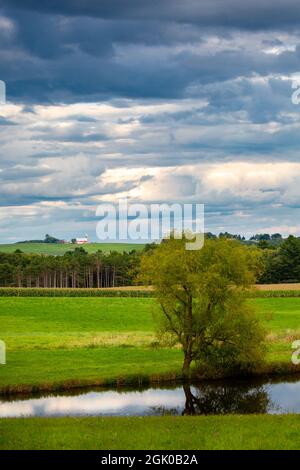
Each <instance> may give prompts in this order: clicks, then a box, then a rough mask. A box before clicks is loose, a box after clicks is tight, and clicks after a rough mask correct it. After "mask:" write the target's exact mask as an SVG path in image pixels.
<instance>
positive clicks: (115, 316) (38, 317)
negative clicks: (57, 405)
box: [0, 297, 300, 391]
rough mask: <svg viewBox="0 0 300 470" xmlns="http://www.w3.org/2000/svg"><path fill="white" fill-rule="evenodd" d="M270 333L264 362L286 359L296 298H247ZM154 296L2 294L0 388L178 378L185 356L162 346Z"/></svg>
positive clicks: (296, 325) (299, 332)
mask: <svg viewBox="0 0 300 470" xmlns="http://www.w3.org/2000/svg"><path fill="white" fill-rule="evenodd" d="M249 302H252V303H253V304H254V305H255V306H256V308H257V311H258V313H259V315H260V317H261V319H262V321H263V323H264V325H265V328H266V329H267V331H268V355H267V360H268V362H269V363H278V362H282V363H285V364H290V361H291V353H292V350H291V343H292V341H293V340H295V339H299V337H300V298H274V299H272V298H271V299H252V300H249ZM157 308H158V306H157V303H156V300H155V299H153V298H66V297H65V298H27V297H25V298H23V297H11V298H7V297H3V298H0V332H1V339H2V340H4V341H5V342H6V345H7V364H6V365H5V366H4V367H1V369H0V374H1V375H0V391H1V389H2V390H3V389H8V388H9V389H10V390H15V391H17V390H19V391H22V390H24V391H28V390H31V389H38V388H41V389H45V390H47V389H49V390H50V389H51V388H57V387H63V386H64V385H65V386H66V387H72V386H75V385H87V384H90V385H93V384H102V383H112V382H120V383H122V382H124V381H127V382H128V383H130V382H131V381H135V380H137V379H138V378H139V379H141V378H143V379H147V378H151V379H152V380H156V379H157V378H158V377H159V376H164V375H166V376H167V377H173V378H174V377H176V375H177V374H178V373H179V371H180V367H181V361H182V354H181V351H180V349H178V348H176V347H175V348H162V347H159V345H158V343H157V340H156V337H155V331H154V324H153V319H152V316H153V314H154V313H155V311H156V310H157Z"/></svg>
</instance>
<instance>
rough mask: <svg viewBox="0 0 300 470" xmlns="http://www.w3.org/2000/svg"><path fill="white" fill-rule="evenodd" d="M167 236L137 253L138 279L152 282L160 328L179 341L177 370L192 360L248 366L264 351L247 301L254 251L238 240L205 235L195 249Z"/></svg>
mask: <svg viewBox="0 0 300 470" xmlns="http://www.w3.org/2000/svg"><path fill="white" fill-rule="evenodd" d="M185 245H186V240H185V238H184V237H183V238H182V239H181V240H178V239H174V238H171V239H170V240H167V241H165V242H164V243H161V244H160V246H159V247H157V248H156V249H155V250H153V251H150V252H149V253H147V254H145V255H144V256H143V257H142V261H141V275H140V280H141V281H142V282H146V283H148V284H152V285H153V286H154V288H155V291H156V295H157V299H158V302H159V304H160V307H161V309H160V314H159V318H158V325H159V332H160V333H161V334H162V335H163V337H164V338H168V339H170V340H171V341H174V342H179V343H180V344H181V346H182V350H183V353H184V361H183V367H182V373H183V375H184V376H188V375H189V373H190V366H191V363H192V361H197V362H199V363H200V364H202V365H206V366H207V365H209V366H210V367H214V368H221V369H222V370H224V369H225V368H226V369H228V368H232V367H236V366H239V367H246V366H247V367H249V365H250V364H253V363H257V362H258V361H260V360H261V358H262V356H263V351H264V347H263V339H264V333H263V330H262V328H261V327H260V324H259V322H258V320H257V319H256V317H255V315H254V313H253V312H252V311H251V309H250V307H249V306H248V305H247V303H246V299H245V292H246V290H247V289H248V288H249V287H250V286H251V285H252V284H253V283H254V282H255V279H256V275H257V272H258V269H259V265H260V263H259V253H258V251H257V250H256V249H253V248H249V247H245V246H243V245H242V244H241V243H239V242H237V241H232V240H227V239H219V240H206V241H205V244H204V247H203V248H202V249H201V250H198V251H189V250H186V246H185Z"/></svg>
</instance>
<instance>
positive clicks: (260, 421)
mask: <svg viewBox="0 0 300 470" xmlns="http://www.w3.org/2000/svg"><path fill="white" fill-rule="evenodd" d="M237 430H238V432H237ZM274 430H276V432H274ZM299 448H300V416H296V415H285V416H284V415H283V416H255V415H252V416H230V415H228V416H199V417H171V416H165V417H145V418H52V419H48V418H26V419H2V420H0V450H4V449H18V450H21V449H33V450H38V449H50V450H51V449H52V450H54V449H62V450H67V449H92V450H101V449H104V450H107V449H110V450H114V449H120V450H124V449H126V450H136V449H149V450H151V449H154V450H159V449H163V450H168V449H172V450H188V449H191V450H193V449H197V450H204V449H210V450H214V449H255V450H261V449H266V450H267V449H270V450H271V449H273V450H274V449H286V450H287V449H295V450H298V449H299Z"/></svg>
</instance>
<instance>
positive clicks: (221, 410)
mask: <svg viewBox="0 0 300 470" xmlns="http://www.w3.org/2000/svg"><path fill="white" fill-rule="evenodd" d="M183 390H184V394H185V407H184V410H183V412H182V414H183V415H214V414H215V415H223V414H252V413H256V414H258V413H268V410H270V409H272V408H275V406H276V405H275V404H274V403H272V400H271V397H270V395H269V394H268V392H267V390H266V389H265V387H263V386H258V387H255V388H253V387H251V386H248V385H240V386H239V387H237V386H234V387H232V386H228V385H223V386H218V387H216V386H211V385H207V386H204V387H199V388H198V387H197V388H194V389H192V388H191V387H190V386H189V385H184V386H183Z"/></svg>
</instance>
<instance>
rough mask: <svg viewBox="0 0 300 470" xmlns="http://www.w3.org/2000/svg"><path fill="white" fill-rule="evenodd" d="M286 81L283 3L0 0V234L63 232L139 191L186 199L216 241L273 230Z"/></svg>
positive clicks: (291, 189) (282, 176)
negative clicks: (0, 83) (2, 99)
mask: <svg viewBox="0 0 300 470" xmlns="http://www.w3.org/2000/svg"><path fill="white" fill-rule="evenodd" d="M298 71H300V7H299V6H298V0H297V1H295V0H276V1H274V2H272V1H271V0H254V1H253V2H246V1H242V0H202V1H199V0H197V1H196V0H152V1H151V0H147V1H146V0H135V1H133V0H132V1H129V0H109V1H108V0H98V1H96V0H94V1H92V0H85V1H82V0H81V1H79V0H72V1H71V0H70V1H67V0H61V1H58V0H57V1H55V0H52V1H50V0H48V1H46V0H45V1H37V0H36V1H34V0H32V1H26V0H25V1H24V0H23V1H21V0H19V1H18V0H10V1H6V0H0V79H1V80H5V81H6V83H7V95H8V96H7V98H8V106H7V107H6V108H3V113H2V110H1V108H0V136H1V147H0V180H1V184H0V193H1V194H0V199H1V205H2V206H4V208H3V210H2V209H1V207H0V220H1V224H2V220H3V219H1V217H3V214H4V216H5V217H6V213H9V214H11V217H10V219H9V221H8V220H5V222H4V224H6V226H7V229H6V232H3V231H2V232H1V230H2V225H1V224H0V235H1V236H2V237H3V236H5V237H6V236H10V235H11V234H12V233H14V236H15V233H17V232H14V230H16V227H17V226H18V225H19V223H20V217H22V214H23V213H24V219H25V222H24V231H25V232H26V233H27V234H28V235H27V238H29V237H30V236H31V235H32V237H33V238H36V237H37V232H36V231H37V229H38V228H39V227H42V228H41V233H46V232H47V231H48V232H49V233H52V231H51V230H52V229H51V224H58V226H57V227H56V225H55V227H56V229H57V230H58V232H60V233H61V237H63V236H64V234H63V232H64V228H65V227H66V221H67V224H69V225H68V229H67V230H68V233H70V234H72V224H73V223H79V222H81V221H85V222H86V221H87V220H90V221H93V222H94V216H93V212H92V211H93V206H94V205H95V204H97V203H98V201H99V199H97V198H99V197H100V196H105V197H107V200H108V201H109V198H110V197H111V199H112V200H114V196H115V198H116V197H117V196H118V194H119V193H120V194H123V195H124V194H128V193H129V194H130V191H131V190H133V189H134V190H140V189H141V188H143V187H144V193H142V194H145V198H147V197H150V196H151V195H152V194H156V192H157V198H159V197H162V198H163V197H169V193H172V191H175V190H176V188H177V187H178V188H179V190H180V188H181V187H182V188H183V189H184V190H183V189H182V193H179V194H182V195H183V197H185V196H186V195H187V194H189V191H191V192H193V191H194V190H195V187H199V193H197V196H199V198H202V197H203V198H204V199H205V200H202V202H205V203H206V204H207V212H208V214H211V219H210V220H212V221H213V224H214V225H215V230H216V231H217V228H216V227H217V226H219V225H224V226H226V224H227V228H228V230H229V231H232V230H231V229H230V226H231V227H236V228H237V231H239V230H240V229H239V223H243V224H245V225H244V226H247V227H248V228H249V227H251V230H252V229H253V230H254V227H257V226H258V225H260V226H261V227H265V226H267V225H268V224H270V223H272V224H273V225H275V222H276V214H280V216H282V211H281V209H278V207H279V206H280V204H282V205H283V206H284V207H285V209H286V214H285V217H284V221H285V222H284V223H286V224H289V223H293V220H294V219H295V212H293V211H295V210H296V209H295V208H296V207H298V205H297V201H298V200H299V197H300V196H299V188H300V184H299V181H300V180H299V178H298V174H299V167H298V166H297V165H296V166H290V164H291V163H293V164H294V163H297V162H298V161H299V154H298V148H299V127H300V125H299V122H300V121H299V107H297V106H295V105H294V104H292V102H291V94H292V90H291V78H292V75H293V74H295V73H297V72H298ZM18 104H21V105H20V106H19V105H18ZM44 105H45V106H44ZM50 105H53V106H50ZM244 162H249V163H251V165H252V166H250V167H249V168H248V167H247V166H246V167H244V166H243V163H244ZM270 162H271V166H267V167H266V168H265V167H263V166H261V164H265V163H266V164H267V165H269V164H270ZM280 162H284V165H283V166H278V167H274V168H273V167H272V165H277V164H280ZM227 163H228V164H229V165H231V166H230V168H229V169H228V168H227V166H226V165H227ZM188 165H190V166H191V168H190V169H186V170H184V167H185V166H188ZM198 165H200V166H201V171H200V169H199V168H198ZM149 168H150V170H149ZM182 168H183V170H182V171H183V174H181V173H180V171H181V169H182ZM197 168H198V169H197ZM277 168H278V169H277ZM132 169H133V171H132V173H131V170H132ZM136 169H137V173H139V171H140V172H141V176H140V177H138V176H136V173H135V170H136ZM151 169H152V170H151ZM106 171H108V173H106ZM153 171H154V173H153ZM185 171H186V172H187V174H185V173H184V172H185ZM248 171H249V174H250V176H249V175H247V172H248ZM164 172H165V173H164ZM176 172H179V173H178V174H177V176H176ZM197 172H198V173H199V174H198V177H197V178H198V180H197V184H196V183H195V181H196V180H195V173H197ZM114 173H116V176H114ZM143 173H144V174H143ZM173 173H174V175H173ZM153 174H155V175H156V176H155V177H154V176H153ZM103 175H104V176H103ZM161 175H162V176H161ZM253 175H254V176H253ZM258 177H259V178H260V179H259V180H258V181H257V182H256V179H257V178H258ZM297 178H298V179H297ZM152 179H153V181H152ZM151 184H153V186H151ZM175 196H176V195H175ZM175 196H174V197H175ZM190 196H191V197H193V196H195V194H194V195H193V194H191V195H190ZM47 202H48V203H49V204H48V205H47ZM271 204H274V207H272V206H271ZM5 206H7V207H8V206H9V210H7V212H6V210H5ZM23 206H24V207H25V206H26V207H25V209H24V207H23ZM81 206H82V207H81ZM87 207H88V209H86V208H87ZM1 210H2V212H1ZM86 210H88V212H86ZM235 211H239V212H241V219H237V217H239V216H236V215H235ZM247 211H248V216H249V218H247V217H246V218H243V217H244V212H247ZM276 211H278V212H276ZM251 214H252V215H251ZM41 215H42V217H41ZM246 215H247V214H246ZM5 217H4V218H5ZM28 218H30V224H29V223H28V222H26V220H28ZM282 220H283V218H282ZM46 221H47V223H49V227H50V228H49V229H47V228H46V227H45V226H44V224H46ZM230 224H231V225H230ZM29 225H30V226H31V225H32V227H34V228H30V227H29ZM59 225H60V226H59ZM90 227H94V225H91V226H90ZM56 229H55V230H56ZM22 230H23V228H22ZM88 230H89V228H87V231H88ZM222 230H223V229H222ZM25 232H24V233H25ZM3 233H4V235H3ZM30 234H31V235H30ZM20 236H23V232H22V234H21V235H20Z"/></svg>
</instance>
